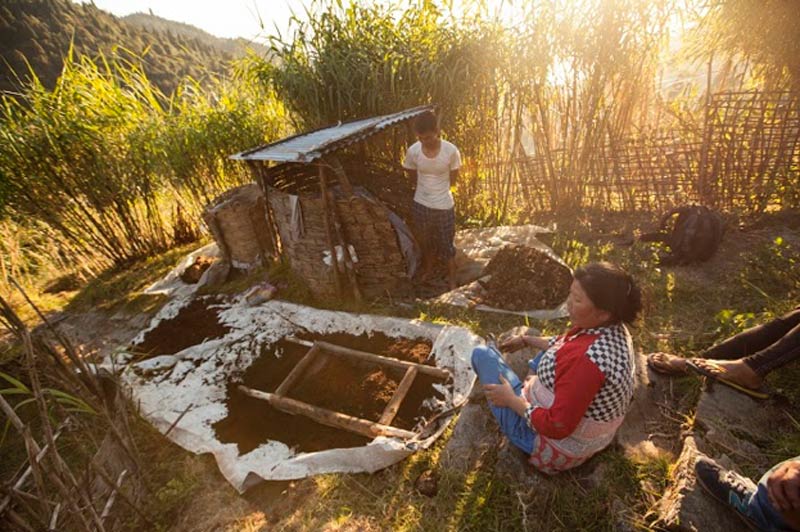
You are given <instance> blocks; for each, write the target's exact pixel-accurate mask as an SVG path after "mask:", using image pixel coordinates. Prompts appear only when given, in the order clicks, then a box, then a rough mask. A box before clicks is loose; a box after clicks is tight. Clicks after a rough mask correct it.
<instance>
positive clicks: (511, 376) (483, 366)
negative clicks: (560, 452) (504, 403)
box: [472, 345, 536, 454]
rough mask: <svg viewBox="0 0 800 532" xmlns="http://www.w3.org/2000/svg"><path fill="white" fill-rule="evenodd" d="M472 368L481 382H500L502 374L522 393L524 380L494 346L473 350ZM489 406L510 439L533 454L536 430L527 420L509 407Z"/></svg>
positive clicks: (517, 392) (518, 393) (515, 390)
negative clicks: (520, 378)
mask: <svg viewBox="0 0 800 532" xmlns="http://www.w3.org/2000/svg"><path fill="white" fill-rule="evenodd" d="M472 369H474V370H475V373H477V374H478V380H479V381H480V383H481V384H500V375H501V374H502V375H503V377H505V379H506V380H507V381H508V383H509V384H510V385H511V387H512V388H513V389H514V393H516V394H517V395H521V394H522V381H520V380H519V377H517V374H516V373H514V371H513V370H512V369H511V368H510V367H508V364H506V362H505V361H504V360H503V358H502V357H501V356H500V353H498V352H497V350H496V349H494V348H493V347H489V346H485V345H482V346H478V347H476V348H475V349H473V350H472ZM489 408H490V409H491V410H492V414H494V417H495V418H497V423H498V424H499V425H500V430H501V431H503V434H505V435H506V437H507V438H508V441H510V442H511V443H513V444H514V445H516V446H517V447H519V448H520V449H522V450H523V451H525V454H531V452H532V451H533V442H534V440H535V439H536V432H534V431H533V430H532V429H531V428H530V427H529V426H528V423H527V422H526V420H525V419H524V418H523V417H521V416H519V415H518V414H517V413H516V412H514V411H513V410H511V409H510V408H507V407H499V406H494V405H492V404H491V403H489Z"/></svg>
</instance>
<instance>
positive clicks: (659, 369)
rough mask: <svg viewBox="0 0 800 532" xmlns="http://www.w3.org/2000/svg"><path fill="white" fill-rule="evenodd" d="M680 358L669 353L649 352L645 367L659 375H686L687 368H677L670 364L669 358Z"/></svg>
mask: <svg viewBox="0 0 800 532" xmlns="http://www.w3.org/2000/svg"><path fill="white" fill-rule="evenodd" d="M670 357H674V358H681V357H678V356H676V355H670V354H669V353H650V354H649V355H647V367H648V368H650V369H652V370H653V371H655V372H656V373H658V374H660V375H667V376H670V377H679V376H681V375H688V374H689V371H688V370H687V369H685V368H684V369H677V368H674V367H672V366H671V365H670V363H669V358H670Z"/></svg>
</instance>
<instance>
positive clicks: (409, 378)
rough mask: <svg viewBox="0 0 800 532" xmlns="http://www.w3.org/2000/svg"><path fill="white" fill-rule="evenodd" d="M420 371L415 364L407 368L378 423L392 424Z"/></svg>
mask: <svg viewBox="0 0 800 532" xmlns="http://www.w3.org/2000/svg"><path fill="white" fill-rule="evenodd" d="M418 372H419V370H418V369H417V368H416V367H414V366H412V367H410V368H408V369H407V370H406V374H405V375H403V380H401V381H400V384H399V385H397V390H395V392H394V395H393V396H392V399H391V401H389V404H388V405H386V408H384V409H383V414H381V418H380V419H379V420H378V423H380V424H381V425H391V424H392V421H394V418H395V416H396V415H397V411H398V410H399V409H400V403H402V402H403V399H405V398H406V395H408V390H410V389H411V385H412V384H413V383H414V377H416V376H417V373H418Z"/></svg>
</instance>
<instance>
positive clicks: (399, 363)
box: [285, 336, 450, 380]
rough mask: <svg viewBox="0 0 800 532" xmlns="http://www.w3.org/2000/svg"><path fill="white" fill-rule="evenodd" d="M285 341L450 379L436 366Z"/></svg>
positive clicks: (299, 341)
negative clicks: (414, 369)
mask: <svg viewBox="0 0 800 532" xmlns="http://www.w3.org/2000/svg"><path fill="white" fill-rule="evenodd" d="M285 339H286V340H288V341H290V342H294V343H296V344H300V345H306V346H311V345H318V346H319V347H320V348H321V349H324V350H325V351H327V352H329V353H333V354H335V355H344V356H349V357H353V358H358V359H361V360H366V361H368V362H373V363H376V364H383V365H385V366H392V367H395V368H402V369H408V368H409V367H416V368H417V370H419V372H420V373H425V374H427V375H432V376H434V377H438V378H440V379H443V380H446V379H449V378H450V372H449V371H447V370H446V369H441V368H437V367H436V366H427V365H425V364H418V363H416V362H409V361H408V360H399V359H397V358H389V357H385V356H382V355H376V354H375V353H367V352H366V351H358V350H356V349H350V348H349V347H342V346H340V345H335V344H329V343H328V342H320V341H316V342H314V343H311V342H307V341H305V340H300V339H299V338H294V337H293V336H287V337H286V338H285Z"/></svg>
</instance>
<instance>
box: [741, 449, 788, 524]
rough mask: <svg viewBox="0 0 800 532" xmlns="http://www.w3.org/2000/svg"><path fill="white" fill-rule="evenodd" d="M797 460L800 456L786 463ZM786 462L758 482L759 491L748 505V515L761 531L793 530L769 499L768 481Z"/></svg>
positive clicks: (765, 474)
mask: <svg viewBox="0 0 800 532" xmlns="http://www.w3.org/2000/svg"><path fill="white" fill-rule="evenodd" d="M797 460H800V456H795V457H794V458H790V459H789V460H786V462H792V461H797ZM786 462H781V463H780V464H777V465H775V466H774V467H773V468H772V469H770V470H769V471H767V472H766V473H764V475H763V476H762V477H761V480H759V481H758V490H756V492H755V493H754V494H753V496H752V497H750V501H749V502H748V504H747V515H748V517H750V519H752V520H753V521H755V523H756V525H757V526H758V529H759V530H767V531H770V532H772V531H775V532H778V531H782V530H791V528H789V525H787V524H786V523H785V522H784V521H783V517H782V516H781V512H780V511H779V510H778V509H777V508H775V507H774V506H772V503H770V502H769V497H768V495H767V479H768V478H769V476H770V474H772V472H773V471H775V470H776V469H777V468H779V467H780V466H781V465H783V464H784V463H786Z"/></svg>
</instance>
